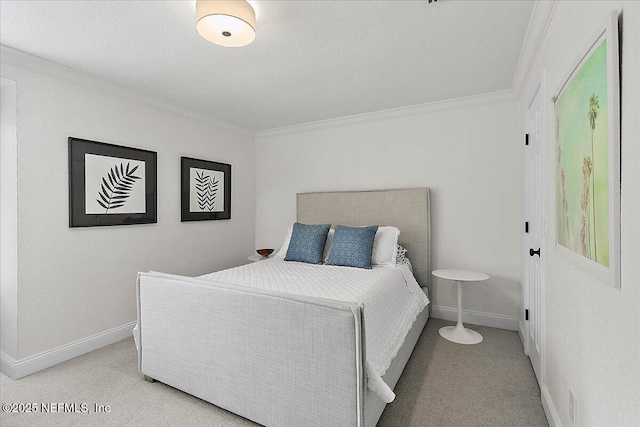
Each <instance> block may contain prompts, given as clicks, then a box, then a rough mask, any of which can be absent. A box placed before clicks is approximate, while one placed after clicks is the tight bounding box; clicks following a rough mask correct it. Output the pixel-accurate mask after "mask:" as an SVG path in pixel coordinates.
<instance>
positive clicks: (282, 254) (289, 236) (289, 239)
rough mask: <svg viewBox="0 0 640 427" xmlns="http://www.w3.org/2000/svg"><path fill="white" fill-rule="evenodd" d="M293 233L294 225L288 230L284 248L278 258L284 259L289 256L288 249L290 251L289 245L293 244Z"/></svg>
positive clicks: (277, 255) (279, 252)
mask: <svg viewBox="0 0 640 427" xmlns="http://www.w3.org/2000/svg"><path fill="white" fill-rule="evenodd" d="M292 232H293V225H292V226H291V227H289V229H288V230H287V235H286V236H285V238H284V243H283V244H282V247H281V248H280V250H279V251H278V253H277V254H276V257H278V258H282V259H284V257H286V256H287V249H289V243H291V233H292Z"/></svg>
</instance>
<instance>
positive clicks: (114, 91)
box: [0, 44, 255, 138]
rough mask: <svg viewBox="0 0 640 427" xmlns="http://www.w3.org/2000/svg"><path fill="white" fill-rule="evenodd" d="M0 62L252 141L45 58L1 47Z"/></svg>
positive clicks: (221, 124)
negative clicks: (213, 127) (198, 122)
mask: <svg viewBox="0 0 640 427" xmlns="http://www.w3.org/2000/svg"><path fill="white" fill-rule="evenodd" d="M0 63H2V64H3V65H9V66H12V67H15V68H20V69H22V70H26V71H30V72H32V73H36V74H39V75H42V76H44V77H48V78H51V79H54V80H58V81H61V82H64V83H67V84H71V85H74V86H78V87H81V88H83V89H88V90H91V91H94V92H98V93H101V94H104V95H108V96H112V97H114V98H117V99H120V100H123V101H128V102H131V103H134V104H138V105H142V106H144V107H148V108H151V109H154V110H156V111H160V112H163V113H169V114H173V115H176V116H179V117H182V118H187V119H191V120H196V121H200V122H204V123H206V124H209V125H212V126H215V127H217V128H220V129H221V130H225V131H228V132H232V133H235V134H238V135H242V136H247V137H251V138H254V137H255V132H254V131H252V130H250V129H248V128H245V127H243V126H240V125H236V124H234V123H231V122H228V121H226V120H223V119H220V118H218V117H215V116H212V115H209V114H206V113H202V112H200V111H196V110H192V109H190V108H188V107H185V106H183V105H180V104H177V103H175V102H171V101H167V100H165V99H162V98H159V97H156V96H153V95H150V94H148V93H146V92H143V91H140V90H138V89H134V88H131V87H128V86H124V85H121V84H118V83H115V82H112V81H109V80H106V79H103V78H100V77H96V76H93V75H90V74H86V73H83V72H81V71H77V70H74V69H72V68H68V67H65V66H64V65H60V64H57V63H55V62H52V61H49V60H47V59H43V58H40V57H38V56H35V55H31V54H29V53H26V52H23V51H21V50H17V49H14V48H12V47H9V46H5V45H2V44H0Z"/></svg>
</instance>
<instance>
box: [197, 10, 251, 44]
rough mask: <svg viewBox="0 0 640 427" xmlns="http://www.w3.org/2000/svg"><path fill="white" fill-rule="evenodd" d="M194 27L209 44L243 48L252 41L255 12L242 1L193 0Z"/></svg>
mask: <svg viewBox="0 0 640 427" xmlns="http://www.w3.org/2000/svg"><path fill="white" fill-rule="evenodd" d="M196 28H197V29H198V33H200V35H201V36H202V37H204V38H205V39H206V40H208V41H210V42H211V43H215V44H217V45H220V46H226V47H240V46H246V45H248V44H249V43H251V42H252V41H253V40H254V39H255V38H256V13H255V11H254V10H253V8H252V7H251V5H250V4H249V3H247V2H246V1H244V0H197V1H196Z"/></svg>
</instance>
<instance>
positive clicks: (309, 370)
mask: <svg viewBox="0 0 640 427" xmlns="http://www.w3.org/2000/svg"><path fill="white" fill-rule="evenodd" d="M429 212H430V207H429V189H428V188H416V189H402V190H386V191H370V192H338V193H335V192H332V193H304V194H298V195H297V220H298V221H299V222H302V223H308V224H318V223H331V224H333V225H336V224H341V225H348V226H359V225H369V224H379V225H393V226H396V227H398V228H399V229H400V230H401V234H400V238H399V243H400V244H402V245H403V246H405V247H406V248H407V249H408V251H409V254H410V257H411V261H412V262H413V275H411V273H408V269H407V267H405V266H402V267H398V268H391V269H390V268H374V269H372V270H362V271H357V270H361V269H356V268H348V267H334V266H325V265H308V264H306V265H303V264H302V263H297V262H287V261H284V260H279V259H273V260H267V261H260V262H258V263H254V264H251V265H246V266H241V267H237V268H234V269H229V270H224V271H221V272H216V273H212V274H210V275H205V276H201V277H198V278H188V277H182V276H174V275H167V274H163V273H153V272H150V273H140V274H139V275H138V281H137V295H138V325H137V327H136V330H135V331H134V336H135V337H136V343H137V347H138V367H139V370H140V372H141V373H142V374H143V375H145V377H147V378H153V379H154V380H158V381H160V382H163V383H165V384H168V385H170V386H172V387H175V388H178V389H180V390H183V391H185V392H187V393H189V394H192V395H194V396H196V397H199V398H201V399H203V400H206V401H208V402H211V403H213V404H215V405H217V406H220V407H222V408H225V409H227V410H229V411H231V412H234V413H236V414H238V415H241V416H243V417H245V418H248V419H250V420H253V421H255V422H257V423H260V424H263V425H266V426H307V425H309V426H311V425H317V426H374V425H376V424H377V421H378V419H379V418H380V415H381V414H382V412H383V410H384V408H385V405H386V403H387V402H389V401H390V400H392V399H393V391H392V389H393V387H395V384H396V382H397V381H398V379H399V377H400V374H401V373H402V370H403V369H404V366H405V364H406V362H407V360H408V359H409V356H410V355H411V352H412V350H413V347H414V346H415V343H416V341H417V339H418V337H419V336H420V333H421V332H422V329H423V327H424V325H425V324H426V322H427V319H428V309H427V308H424V307H425V306H426V303H425V301H427V299H426V296H425V295H426V294H428V284H429V259H430V254H429V252H430V214H429ZM414 277H415V279H414ZM412 281H413V282H412ZM416 281H417V282H416ZM418 283H419V284H420V285H418ZM330 284H332V285H330ZM345 284H349V286H348V287H347V286H345ZM420 286H422V288H420ZM319 288H326V289H324V290H323V291H322V292H320V291H318V289H319ZM421 292H422V294H421ZM400 294H402V295H400ZM380 301H383V302H386V304H383V303H381V302H380ZM427 303H428V301H427ZM386 306H389V307H391V306H396V307H398V308H397V309H396V312H395V315H394V313H393V312H391V313H386V314H384V315H383V314H380V313H383V312H385V310H386V311H389V310H391V309H390V308H387V307H386ZM416 306H417V307H418V308H417V309H416ZM401 314H402V315H401ZM385 316H386V317H385ZM407 317H408V318H407ZM396 318H397V319H396ZM389 319H396V320H395V321H393V322H391V321H390V320H389ZM389 325H390V326H389ZM367 326H368V327H369V328H371V330H369V329H367ZM403 328H405V329H404V330H402V329H403ZM407 330H408V332H407ZM398 331H400V332H398ZM368 353H370V354H368Z"/></svg>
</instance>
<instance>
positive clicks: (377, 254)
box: [325, 227, 400, 267]
mask: <svg viewBox="0 0 640 427" xmlns="http://www.w3.org/2000/svg"><path fill="white" fill-rule="evenodd" d="M399 236H400V230H398V229H397V228H396V227H378V231H377V232H376V237H375V240H374V241H373V253H372V254H371V264H372V265H381V266H384V267H395V265H396V255H397V252H398V237H399ZM325 249H326V248H325Z"/></svg>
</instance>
